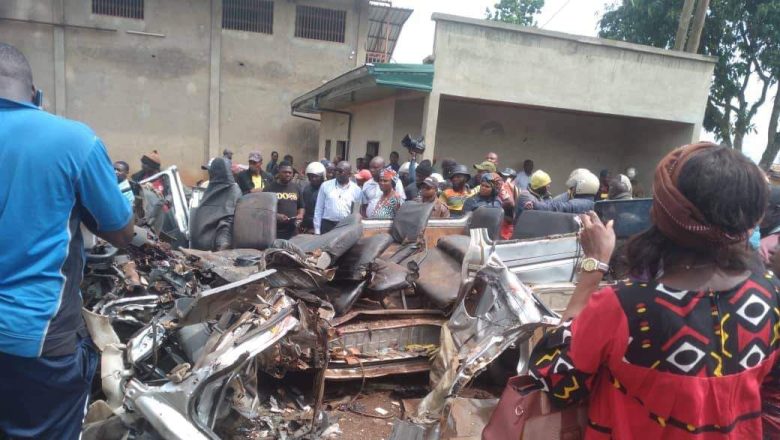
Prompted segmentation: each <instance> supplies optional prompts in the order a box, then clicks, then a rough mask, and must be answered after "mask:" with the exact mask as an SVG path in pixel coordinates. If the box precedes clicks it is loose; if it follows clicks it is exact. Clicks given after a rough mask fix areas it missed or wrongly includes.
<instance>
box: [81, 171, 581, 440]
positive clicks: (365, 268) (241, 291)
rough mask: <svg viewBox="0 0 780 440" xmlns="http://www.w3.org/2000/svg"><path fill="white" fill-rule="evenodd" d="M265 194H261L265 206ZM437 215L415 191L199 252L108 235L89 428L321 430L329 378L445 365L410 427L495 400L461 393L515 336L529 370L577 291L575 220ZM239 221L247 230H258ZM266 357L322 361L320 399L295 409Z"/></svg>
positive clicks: (275, 433)
mask: <svg viewBox="0 0 780 440" xmlns="http://www.w3.org/2000/svg"><path fill="white" fill-rule="evenodd" d="M174 171H175V170H174ZM161 178H163V179H164V180H165V181H169V180H170V181H173V182H175V181H177V179H178V178H177V175H176V174H175V173H173V172H171V174H164V173H163V175H162V176H161ZM166 179H167V180H166ZM177 192H178V191H177ZM179 195H180V196H182V195H183V192H182V193H179ZM267 196H268V194H262V193H260V194H257V195H250V196H247V197H250V198H252V197H254V198H256V200H254V202H256V203H257V204H258V205H257V206H259V207H260V208H262V207H263V206H264V205H263V204H269V203H271V202H269V201H268V200H266V198H268V197H267ZM170 206H173V207H174V209H173V211H176V210H177V209H178V208H177V206H176V205H175V204H172V205H170ZM269 209H271V208H269ZM169 212H170V211H169ZM430 213H431V205H426V204H421V203H415V202H408V203H405V204H404V205H402V207H401V210H400V211H399V215H398V216H397V217H396V219H395V220H393V221H389V220H361V219H360V217H359V216H358V215H353V216H351V217H348V218H347V219H345V220H344V221H342V222H341V223H339V225H338V226H337V227H336V228H335V229H334V230H332V231H330V232H329V233H327V234H324V235H320V236H314V235H305V234H304V235H298V236H296V237H294V238H293V239H291V240H274V241H270V243H269V244H268V246H267V248H265V249H258V248H252V247H251V246H250V245H251V243H249V244H248V245H247V246H250V247H244V248H242V247H241V244H242V243H237V245H238V248H237V249H231V250H227V251H220V252H208V251H199V250H193V249H186V248H183V247H180V245H179V243H177V242H176V240H170V238H171V235H170V234H168V233H166V232H165V230H160V235H158V234H157V233H155V231H154V228H150V227H149V226H150V225H149V224H147V225H146V227H144V228H136V237H135V239H134V240H133V244H132V245H131V246H130V247H129V248H128V249H127V250H126V251H124V252H118V251H117V250H116V249H113V248H111V247H110V246H108V245H106V244H102V243H97V244H95V245H94V246H93V247H92V249H90V250H89V252H88V254H87V256H88V258H87V261H88V264H87V269H86V274H85V277H84V282H83V285H82V292H83V294H84V301H85V311H84V316H85V320H86V321H87V323H88V328H89V330H90V333H91V335H92V337H93V340H94V341H95V343H96V345H97V347H98V348H99V350H100V351H101V354H102V359H101V364H100V374H99V375H98V376H97V377H98V378H99V379H96V381H97V382H98V384H96V385H97V386H96V390H95V391H96V392H95V394H94V396H93V399H92V403H91V405H90V408H89V413H88V415H87V419H86V424H85V428H84V435H85V438H122V436H124V435H127V434H128V433H130V434H132V435H133V436H136V437H137V438H144V437H143V436H147V437H148V438H160V437H162V438H166V439H184V438H219V435H218V433H217V432H218V428H219V427H220V424H221V423H223V422H224V421H225V420H227V419H228V418H229V417H233V416H236V415H238V416H240V417H242V418H244V419H246V420H252V421H254V422H256V424H257V425H259V426H260V429H261V430H260V431H259V432H262V433H265V434H267V435H268V436H270V437H275V438H305V437H312V436H316V435H318V433H322V432H324V431H326V430H327V429H328V426H329V425H330V421H329V420H328V417H327V414H326V413H325V412H324V411H323V410H322V396H323V392H324V388H325V383H326V382H328V381H341V380H349V379H362V380H364V381H365V380H366V379H369V378H376V377H383V376H388V375H402V374H410V373H424V372H428V371H430V374H431V376H432V378H434V377H435V378H436V380H435V381H432V382H431V392H430V394H429V396H428V397H426V398H425V399H423V401H422V402H421V404H420V406H419V408H418V410H417V411H416V412H415V415H414V417H413V418H412V421H411V422H404V423H411V425H408V426H406V428H409V429H411V427H413V426H418V427H424V428H425V429H428V428H429V427H430V425H431V421H432V420H434V419H441V418H442V417H444V418H445V419H446V416H447V414H453V413H457V412H458V411H464V408H467V407H468V408H472V406H473V405H476V407H473V408H477V407H479V408H482V409H485V408H488V406H486V405H485V404H484V402H463V401H459V400H457V396H458V393H459V390H461V389H463V387H465V386H466V384H468V383H469V382H470V381H471V380H472V379H473V378H474V377H475V376H476V375H478V374H479V373H480V372H481V371H483V370H485V369H486V368H489V367H490V365H491V363H495V360H496V359H497V358H498V357H499V356H500V355H502V353H505V352H506V351H507V350H511V351H514V352H516V353H517V355H516V358H517V359H518V360H517V361H516V364H515V365H514V366H513V367H512V368H511V370H512V371H522V370H523V368H524V365H523V359H525V358H526V356H527V353H528V352H529V350H530V345H529V344H528V341H529V339H530V336H531V334H532V333H533V331H534V330H535V329H537V328H539V327H544V326H548V325H552V324H554V323H555V322H556V320H557V315H556V313H555V310H561V309H562V308H565V303H566V301H567V295H568V294H570V293H571V291H572V290H573V281H574V278H575V273H576V264H577V261H578V259H579V258H580V257H581V255H580V253H581V251H580V248H579V243H578V241H577V233H578V231H579V223H578V222H577V219H576V218H575V217H573V216H568V217H558V218H556V219H554V221H553V220H551V218H550V217H549V216H544V215H542V216H541V217H538V218H535V217H534V215H530V216H527V217H526V219H525V221H526V222H527V223H528V224H527V225H526V226H524V227H521V228H516V229H515V231H516V238H513V239H512V240H495V239H494V238H492V237H496V236H497V229H495V225H497V224H499V223H500V222H495V218H494V217H495V213H492V212H480V211H477V212H475V213H473V214H472V215H471V216H467V217H465V218H461V219H452V220H449V219H430V218H429V217H430ZM171 216H172V217H171V218H172V219H174V220H175V219H176V216H175V215H173V214H171ZM249 218H250V219H251V218H252V217H251V216H250V217H249ZM243 221H244V220H241V219H240V218H238V216H237V219H236V221H235V222H234V228H244V229H245V232H246V234H244V235H245V236H246V237H247V238H246V239H247V240H248V241H250V242H251V241H253V240H254V241H255V242H257V237H252V236H251V233H252V231H253V229H252V228H251V227H248V225H251V223H249V224H243V225H242V222H243ZM255 221H256V217H255ZM173 223H175V224H176V225H177V227H178V223H177V221H173ZM551 225H552V226H551ZM255 229H258V228H255ZM240 235H241V234H239V236H240ZM161 238H164V239H161ZM261 238H262V239H263V240H265V241H269V240H268V237H261ZM255 247H257V246H255ZM263 247H266V246H263ZM551 298H555V300H553V301H551V300H550V299H551ZM431 359H433V362H432V361H431ZM261 372H262V375H263V376H262V377H265V378H285V377H287V376H288V375H289V374H294V373H297V372H314V373H316V374H315V378H314V383H313V384H312V385H311V388H312V396H311V398H308V400H307V399H304V398H302V397H300V396H299V397H297V398H294V399H293V402H294V404H293V406H294V407H295V411H294V414H293V413H289V411H291V410H290V409H289V408H286V409H285V408H283V407H282V405H280V403H279V402H278V396H277V398H275V397H274V396H272V395H268V394H267V393H265V392H264V391H263V390H262V385H263V384H262V383H259V381H260V379H259V377H260V373H261ZM288 394H289V393H288ZM288 397H289V396H288ZM453 399H455V400H453ZM463 405H465V406H463ZM469 405H472V406H469ZM473 408H472V409H473ZM399 426H400V425H399ZM399 432H403V430H402V429H401V428H399ZM397 438H401V437H397Z"/></svg>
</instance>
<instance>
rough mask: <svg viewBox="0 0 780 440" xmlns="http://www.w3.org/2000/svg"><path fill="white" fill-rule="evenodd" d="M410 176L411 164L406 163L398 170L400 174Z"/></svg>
mask: <svg viewBox="0 0 780 440" xmlns="http://www.w3.org/2000/svg"><path fill="white" fill-rule="evenodd" d="M404 173H406V174H409V162H404V163H403V165H401V168H399V169H398V174H404Z"/></svg>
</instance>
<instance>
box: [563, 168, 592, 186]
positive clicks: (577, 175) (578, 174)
mask: <svg viewBox="0 0 780 440" xmlns="http://www.w3.org/2000/svg"><path fill="white" fill-rule="evenodd" d="M588 173H590V171H589V170H588V169H587V168H577V169H576V170H574V171H572V172H571V174H569V178H568V179H567V180H566V188H574V187H576V186H577V182H579V181H580V180H581V178H582V176H584V175H585V174H588Z"/></svg>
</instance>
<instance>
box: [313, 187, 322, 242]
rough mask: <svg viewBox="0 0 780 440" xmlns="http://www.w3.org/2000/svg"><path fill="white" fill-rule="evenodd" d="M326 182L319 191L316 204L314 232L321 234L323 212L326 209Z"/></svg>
mask: <svg viewBox="0 0 780 440" xmlns="http://www.w3.org/2000/svg"><path fill="white" fill-rule="evenodd" d="M324 194H325V184H324V183H323V184H322V186H321V187H320V190H319V192H317V202H316V203H315V204H314V219H313V220H312V223H314V233H315V234H317V235H320V228H321V227H322V213H323V212H324V211H325V195H324Z"/></svg>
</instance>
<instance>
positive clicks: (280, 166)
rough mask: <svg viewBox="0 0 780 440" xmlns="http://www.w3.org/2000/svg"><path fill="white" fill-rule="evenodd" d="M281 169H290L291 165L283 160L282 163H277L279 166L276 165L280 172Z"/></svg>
mask: <svg viewBox="0 0 780 440" xmlns="http://www.w3.org/2000/svg"><path fill="white" fill-rule="evenodd" d="M282 167H290V168H292V164H291V163H290V162H288V161H286V160H283V161H281V162H279V165H277V168H278V169H280V170H281V169H282Z"/></svg>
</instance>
